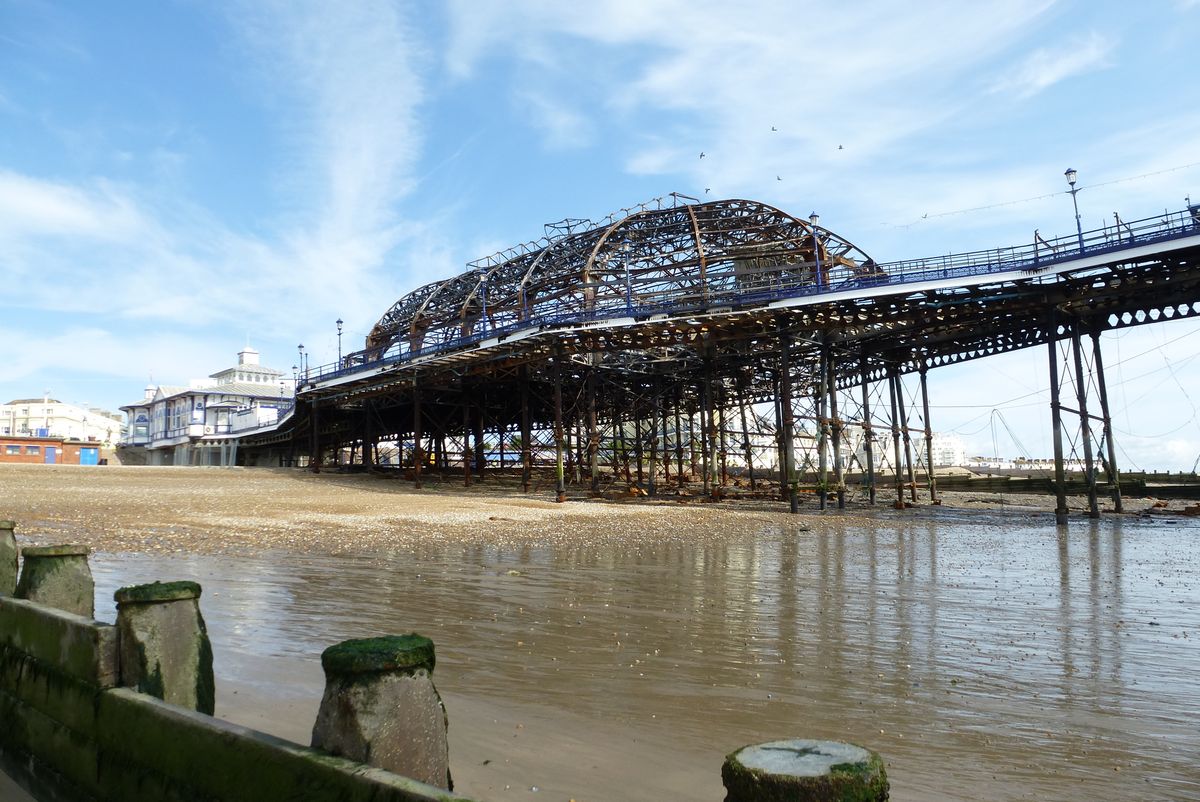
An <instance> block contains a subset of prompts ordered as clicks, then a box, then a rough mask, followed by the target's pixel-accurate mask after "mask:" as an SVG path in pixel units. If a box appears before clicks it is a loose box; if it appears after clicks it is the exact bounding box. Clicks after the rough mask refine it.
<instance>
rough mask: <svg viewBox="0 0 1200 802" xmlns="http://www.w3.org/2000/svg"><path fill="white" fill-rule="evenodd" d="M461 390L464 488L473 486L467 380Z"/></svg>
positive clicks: (462, 382)
mask: <svg viewBox="0 0 1200 802" xmlns="http://www.w3.org/2000/svg"><path fill="white" fill-rule="evenodd" d="M458 386H459V390H460V391H461V392H462V428H463V439H462V445H463V448H462V462H463V486H464V487H470V486H471V403H470V401H469V400H468V397H467V382H466V380H461V381H459V384H458Z"/></svg>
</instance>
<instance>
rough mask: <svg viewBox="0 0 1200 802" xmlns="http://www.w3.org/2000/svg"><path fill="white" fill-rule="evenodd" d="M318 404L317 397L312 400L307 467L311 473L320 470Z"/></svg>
mask: <svg viewBox="0 0 1200 802" xmlns="http://www.w3.org/2000/svg"><path fill="white" fill-rule="evenodd" d="M319 406H320V405H319V404H318V403H317V399H316V398H314V399H313V400H312V405H311V410H312V415H311V417H312V433H311V434H312V436H311V438H310V439H309V452H308V454H309V455H308V469H309V470H310V471H312V472H313V473H320V472H321V419H320V415H319V414H318V412H317V410H318V407H319Z"/></svg>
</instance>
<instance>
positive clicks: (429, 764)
mask: <svg viewBox="0 0 1200 802" xmlns="http://www.w3.org/2000/svg"><path fill="white" fill-rule="evenodd" d="M433 666H434V654H433V642H432V641H431V640H429V639H428V638H424V637H422V636H420V635H416V634H412V635H397V636H391V637H385V638H367V639H363V640H348V641H343V642H342V643H339V644H337V645H336V646H330V647H329V648H328V649H326V650H325V651H324V653H323V654H322V655H321V668H323V669H324V670H325V695H324V696H323V697H322V699H321V707H320V710H319V711H318V712H317V721H316V724H315V725H314V726H313V734H312V745H313V747H315V748H317V749H324V750H325V751H326V752H329V753H331V754H334V755H340V756H342V757H346V758H349V759H350V760H357V761H360V762H363V763H367V764H369V765H371V766H376V767H378V768H381V769H385V770H387V771H390V772H393V773H395V774H399V775H401V776H404V777H411V778H412V779H414V780H417V781H419V782H423V783H427V784H429V785H433V786H436V787H438V788H445V789H451V788H452V783H451V781H450V753H449V742H448V740H447V737H446V709H445V707H444V706H443V705H442V698H441V696H440V695H439V694H438V692H437V688H435V687H434V685H433Z"/></svg>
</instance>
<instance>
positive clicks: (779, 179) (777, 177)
mask: <svg viewBox="0 0 1200 802" xmlns="http://www.w3.org/2000/svg"><path fill="white" fill-rule="evenodd" d="M775 180H776V181H782V180H783V179H782V178H780V177H779V176H775Z"/></svg>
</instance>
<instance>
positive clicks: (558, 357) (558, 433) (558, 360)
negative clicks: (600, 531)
mask: <svg viewBox="0 0 1200 802" xmlns="http://www.w3.org/2000/svg"><path fill="white" fill-rule="evenodd" d="M566 447H567V444H566V442H565V435H564V429H563V405H562V353H561V352H559V353H556V354H555V356H554V500H555V501H557V502H558V503H559V504H561V503H563V502H564V501H566V500H567V481H566V479H567V477H566V472H565V469H564V466H563V451H564V450H566Z"/></svg>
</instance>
